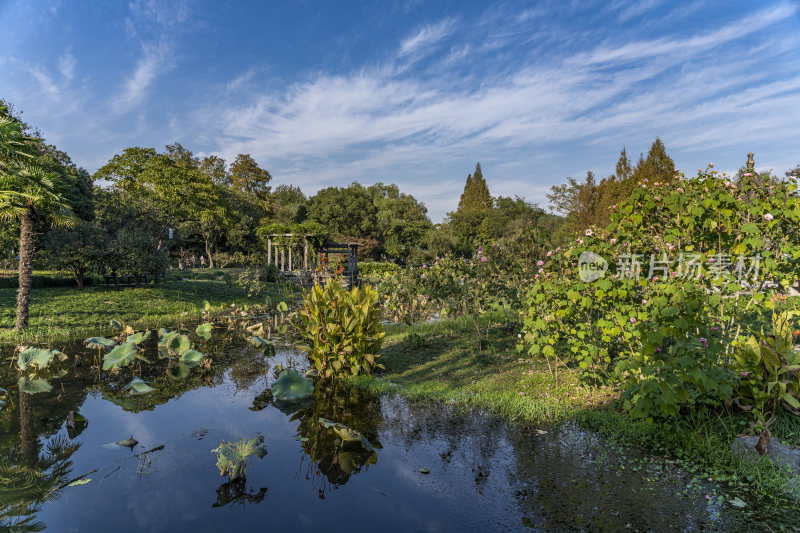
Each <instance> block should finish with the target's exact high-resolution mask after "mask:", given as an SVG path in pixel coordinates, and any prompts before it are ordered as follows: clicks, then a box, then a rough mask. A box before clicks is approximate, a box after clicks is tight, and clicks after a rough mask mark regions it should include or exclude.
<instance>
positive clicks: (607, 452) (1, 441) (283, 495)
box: [0, 338, 780, 533]
mask: <svg viewBox="0 0 800 533" xmlns="http://www.w3.org/2000/svg"><path fill="white" fill-rule="evenodd" d="M216 342H217V341H216V340H214V339H213V338H212V339H211V341H209V342H208V343H207V344H205V345H204V346H203V351H204V353H207V354H211V355H212V357H213V358H214V364H213V365H212V366H211V367H210V368H208V369H201V368H199V367H196V368H193V369H192V370H191V372H189V373H188V375H186V376H185V377H182V378H180V379H173V377H171V376H170V375H169V370H168V369H169V368H170V363H169V362H166V361H163V362H160V363H158V364H152V365H144V366H143V369H142V376H141V377H142V378H143V379H145V380H146V381H147V382H148V383H150V384H151V385H152V386H153V387H154V389H155V391H154V392H152V393H151V394H148V395H145V396H130V395H127V394H126V393H125V391H124V390H123V389H122V387H123V385H124V383H125V382H127V381H128V380H129V379H130V377H129V375H127V376H125V377H124V378H123V377H122V376H110V377H109V376H105V377H104V379H103V380H101V381H100V382H99V383H98V382H97V380H96V375H93V374H92V373H91V372H90V371H89V369H87V368H82V369H81V368H78V369H75V370H73V371H71V372H69V374H67V375H64V376H60V377H57V376H59V374H58V372H57V371H56V370H55V369H54V370H53V371H52V373H51V374H48V375H47V376H48V379H49V380H50V382H51V384H52V385H53V390H52V391H51V392H43V393H40V394H36V395H29V394H26V393H24V392H20V391H19V388H18V387H17V385H16V380H17V373H16V372H15V371H13V370H8V369H0V386H3V387H5V388H7V389H8V390H9V393H8V398H7V401H8V405H7V406H5V408H4V409H3V410H0V422H2V425H1V426H0V445H2V448H1V449H0V461H1V462H2V466H1V467H0V478H2V479H1V480H0V481H1V482H0V487H2V488H0V529H3V528H10V527H12V526H18V529H19V530H39V529H42V528H43V527H44V525H45V523H46V524H47V525H48V526H50V527H52V528H55V529H57V530H60V531H61V530H63V531H84V530H87V531H94V530H98V531H100V530H102V531H108V530H131V529H144V530H148V531H170V532H171V531H183V530H189V531H192V532H193V533H199V531H222V530H231V529H250V528H256V527H262V528H263V524H264V523H265V522H266V521H269V523H270V525H271V526H272V528H273V529H275V530H279V531H285V530H292V531H295V530H297V531H314V530H319V529H323V528H327V529H329V530H334V531H353V530H363V529H369V530H373V529H381V530H384V531H386V532H389V531H418V530H430V531H508V530H513V531H519V530H526V529H531V530H559V531H560V530H581V529H583V530H599V531H609V530H610V531H616V530H622V529H626V526H627V525H628V524H630V525H631V527H630V529H632V530H637V529H638V530H659V531H660V530H671V529H704V530H721V531H725V530H737V529H743V528H746V527H748V525H756V524H757V522H756V518H757V520H764V519H768V518H769V517H765V516H764V515H763V514H760V515H759V516H758V517H755V516H754V517H753V519H749V518H748V519H747V520H748V521H746V522H737V520H739V518H737V516H736V515H732V514H731V513H732V511H731V510H730V509H727V508H716V509H714V508H711V507H709V505H708V504H707V501H706V500H705V498H704V495H705V493H706V492H704V491H709V492H710V491H712V490H718V487H717V488H715V487H712V486H710V484H709V486H700V487H698V488H697V489H694V490H693V491H688V492H686V491H685V485H686V481H687V479H688V478H687V477H686V475H685V473H684V472H682V471H680V469H678V468H677V467H676V466H674V465H664V464H659V463H653V464H652V465H649V466H647V467H643V468H642V469H641V470H640V469H638V468H632V467H631V464H630V460H631V459H636V457H631V453H630V452H629V453H628V457H622V456H620V454H619V453H617V452H615V451H614V450H612V449H611V448H610V447H609V446H608V444H607V443H605V442H604V441H603V440H602V439H600V438H598V437H597V436H596V435H594V434H592V433H587V432H584V431H582V430H580V428H579V427H577V426H574V425H565V426H563V427H561V428H531V427H527V426H524V425H519V424H507V423H504V422H502V421H500V420H498V419H496V418H494V417H492V416H488V415H485V414H481V413H476V412H469V413H464V412H461V411H459V410H458V409H456V408H453V407H449V406H443V405H441V404H425V403H409V402H406V401H403V400H401V399H397V398H387V397H383V398H382V397H375V396H371V395H367V394H363V393H359V392H357V391H354V390H349V389H346V388H342V387H330V388H326V387H319V386H318V387H317V388H316V389H315V391H314V393H313V395H312V396H311V397H310V398H308V399H307V400H305V401H303V402H296V403H279V402H275V401H274V398H273V397H272V395H271V394H270V392H269V387H270V386H271V385H272V383H273V382H274V379H275V369H276V368H279V367H286V366H291V365H294V364H296V363H297V359H298V356H297V353H296V352H291V351H290V350H282V351H279V353H278V354H277V355H275V356H267V355H265V354H263V353H261V352H259V351H258V350H257V349H255V348H253V347H249V346H247V345H246V344H243V343H239V344H236V343H233V342H231V343H230V344H224V343H220V344H216ZM300 370H301V371H302V368H301V369H300ZM83 416H85V417H86V419H88V422H84V421H83V420H82V417H83ZM328 421H329V422H328ZM334 424H341V426H337V425H334ZM345 430H347V431H345ZM131 434H133V436H134V438H135V439H136V440H138V441H139V444H137V445H136V446H134V447H133V450H128V449H127V448H122V447H121V446H118V445H114V444H113V443H114V442H117V441H119V440H120V439H125V438H127V437H128V436H129V435H131ZM254 434H256V435H257V434H260V435H263V437H264V445H265V446H266V447H267V448H268V450H269V453H268V454H267V455H266V456H265V457H264V458H263V459H262V460H257V461H253V462H252V463H251V464H249V466H248V467H247V472H246V474H247V477H246V479H242V480H238V481H235V482H230V481H229V480H228V479H227V478H221V477H220V475H219V472H218V470H217V468H215V466H214V456H213V455H212V454H211V453H210V450H211V449H212V448H214V447H215V446H218V445H219V443H220V442H221V441H222V440H229V441H230V440H234V439H240V438H242V437H248V438H249V437H253V436H254ZM356 435H358V436H363V437H364V439H365V441H366V442H367V443H368V444H369V445H368V446H367V445H365V444H364V442H362V441H361V440H360V437H356ZM351 437H352V438H351ZM633 455H635V454H633ZM421 471H427V472H428V473H427V474H424V473H422V472H421ZM87 472H95V473H94V474H92V475H90V476H87V478H94V480H93V481H92V482H90V483H87V484H86V485H83V486H80V487H66V486H65V485H66V484H68V482H69V481H70V480H74V479H75V478H76V477H78V476H77V475H78V474H80V475H82V474H85V473H87ZM87 478H84V479H87ZM87 502H91V505H86V504H87ZM753 508H755V506H753ZM131 509H141V510H146V512H136V513H131V512H130V510H131ZM770 527H773V529H780V525H777V526H776V525H775V524H774V521H773V522H772V523H771V524H770Z"/></svg>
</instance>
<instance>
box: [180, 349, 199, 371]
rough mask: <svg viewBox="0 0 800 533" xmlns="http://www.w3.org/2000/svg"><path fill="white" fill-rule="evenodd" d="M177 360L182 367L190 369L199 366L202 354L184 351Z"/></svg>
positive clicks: (194, 351) (195, 351)
mask: <svg viewBox="0 0 800 533" xmlns="http://www.w3.org/2000/svg"><path fill="white" fill-rule="evenodd" d="M178 360H179V361H180V363H181V364H182V365H184V366H186V367H189V368H192V367H195V366H197V365H199V364H200V362H201V361H202V360H203V354H201V353H200V352H198V351H197V350H186V351H185V352H183V354H182V355H181V357H180V359H178Z"/></svg>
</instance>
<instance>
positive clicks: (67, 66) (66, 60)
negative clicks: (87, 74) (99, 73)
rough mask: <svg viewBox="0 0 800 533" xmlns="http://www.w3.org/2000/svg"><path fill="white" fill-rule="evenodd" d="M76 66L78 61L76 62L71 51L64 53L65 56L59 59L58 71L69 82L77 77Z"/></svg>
mask: <svg viewBox="0 0 800 533" xmlns="http://www.w3.org/2000/svg"><path fill="white" fill-rule="evenodd" d="M76 64H77V61H76V60H75V56H74V55H72V53H71V52H70V51H69V50H67V51H66V52H64V55H62V56H61V57H60V58H59V59H58V70H59V71H60V72H61V75H62V76H64V79H66V80H67V81H70V80H72V78H73V76H74V75H75V65H76Z"/></svg>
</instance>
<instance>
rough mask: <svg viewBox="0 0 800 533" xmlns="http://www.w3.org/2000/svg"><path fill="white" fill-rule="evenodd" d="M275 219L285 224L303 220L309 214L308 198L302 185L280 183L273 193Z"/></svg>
mask: <svg viewBox="0 0 800 533" xmlns="http://www.w3.org/2000/svg"><path fill="white" fill-rule="evenodd" d="M272 198H273V205H272V212H273V213H274V216H275V220H277V221H278V222H282V223H284V224H293V223H300V222H303V221H304V220H305V219H306V217H307V216H308V199H307V198H306V195H305V194H303V191H301V190H300V187H297V186H295V185H278V186H277V187H276V188H275V192H274V193H273V195H272Z"/></svg>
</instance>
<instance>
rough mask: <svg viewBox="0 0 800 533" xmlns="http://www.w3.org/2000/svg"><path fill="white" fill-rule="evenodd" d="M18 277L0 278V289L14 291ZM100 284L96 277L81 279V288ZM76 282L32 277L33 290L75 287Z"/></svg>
mask: <svg viewBox="0 0 800 533" xmlns="http://www.w3.org/2000/svg"><path fill="white" fill-rule="evenodd" d="M18 280H19V277H18V276H13V277H7V278H0V289H16V288H18V287H19V281H18ZM100 282H101V280H100V279H99V278H96V277H86V278H83V286H84V287H88V286H90V285H97V284H99V283H100ZM77 286H78V282H77V281H75V279H74V278H65V277H62V276H41V275H35V276H33V288H34V289H47V288H50V287H77Z"/></svg>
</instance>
